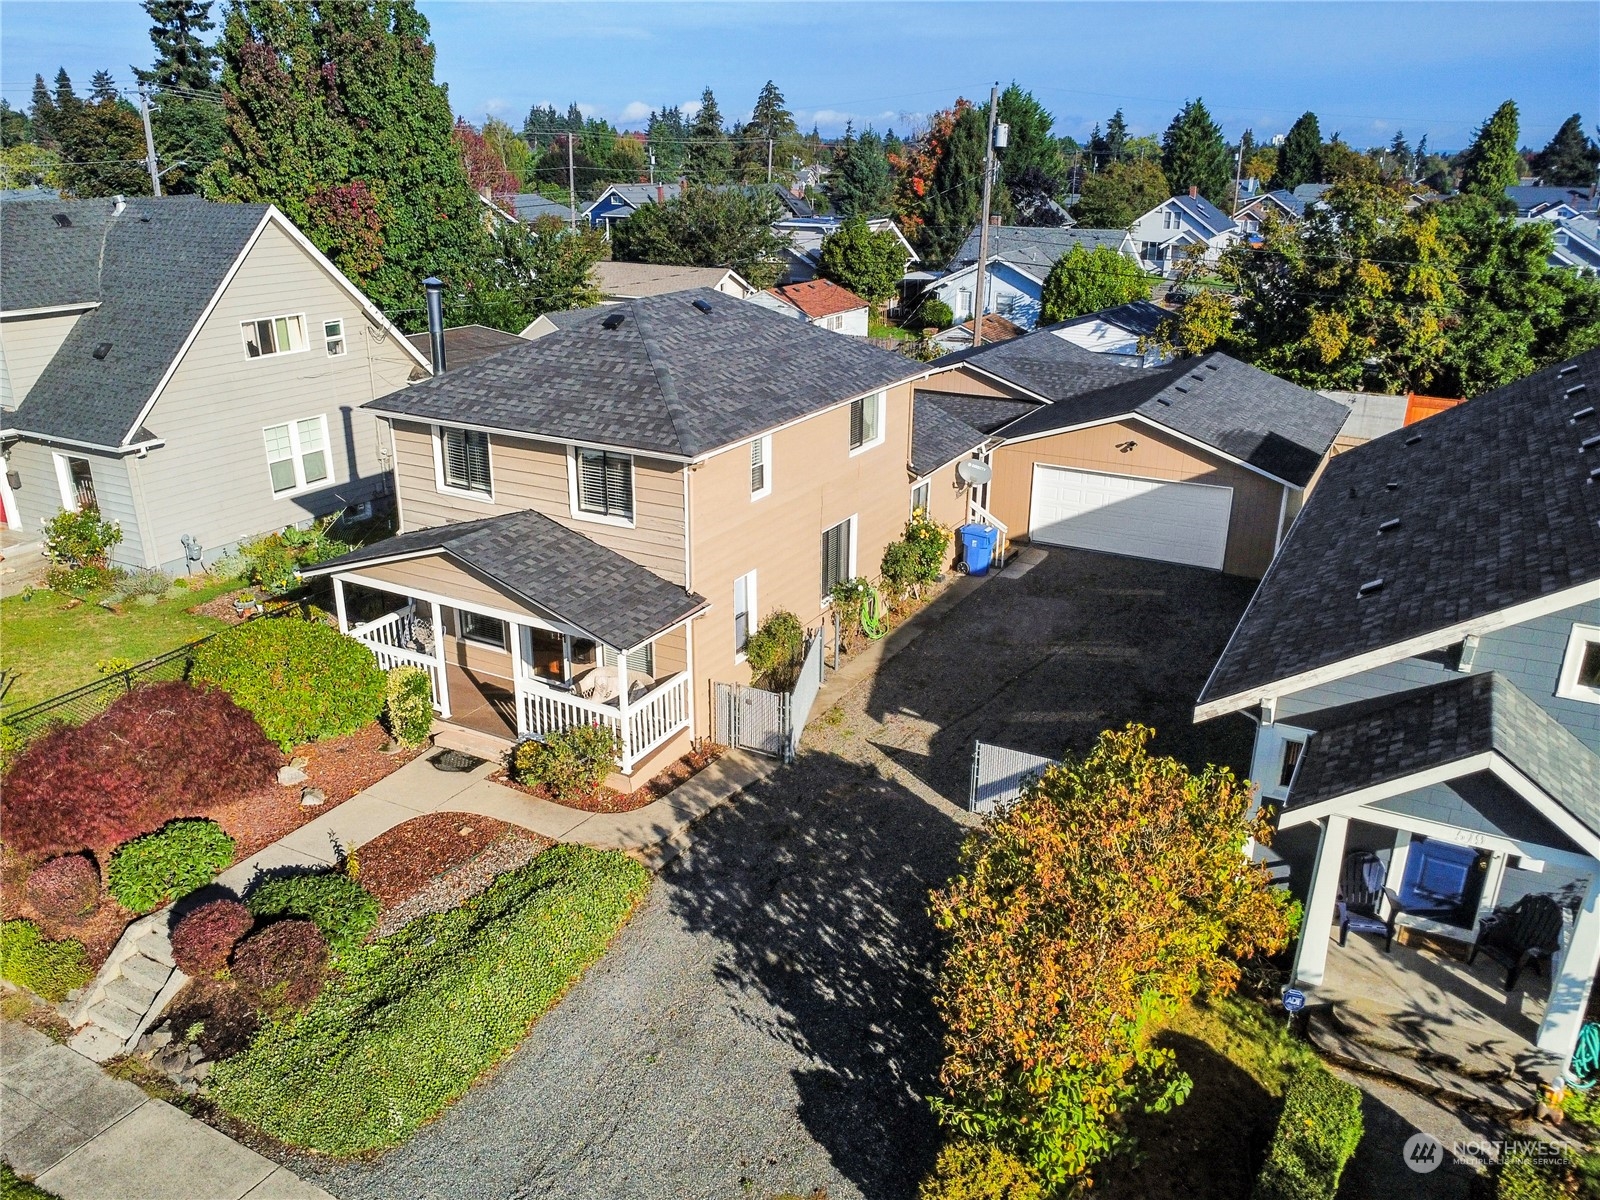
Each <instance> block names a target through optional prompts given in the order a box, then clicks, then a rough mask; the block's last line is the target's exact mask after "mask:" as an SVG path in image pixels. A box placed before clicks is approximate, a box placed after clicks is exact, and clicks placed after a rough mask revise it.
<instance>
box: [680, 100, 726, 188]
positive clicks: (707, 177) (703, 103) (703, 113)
mask: <svg viewBox="0 0 1600 1200" xmlns="http://www.w3.org/2000/svg"><path fill="white" fill-rule="evenodd" d="M732 175H733V146H732V145H731V144H729V142H728V134H727V132H726V131H725V130H724V129H723V128H722V110H721V109H720V108H718V107H717V98H716V97H715V96H714V95H712V94H711V89H710V88H707V89H706V90H705V91H703V92H701V93H700V111H699V112H697V113H695V115H694V123H693V124H691V125H690V126H689V178H690V179H691V180H693V181H694V182H695V183H710V184H717V183H727V182H728V180H729V178H730V177H731V176H732Z"/></svg>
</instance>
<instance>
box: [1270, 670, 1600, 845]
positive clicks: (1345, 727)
mask: <svg viewBox="0 0 1600 1200" xmlns="http://www.w3.org/2000/svg"><path fill="white" fill-rule="evenodd" d="M1295 722H1296V724H1304V725H1306V726H1307V727H1308V728H1310V729H1312V730H1313V736H1312V737H1311V739H1310V740H1309V741H1308V742H1307V743H1306V750H1305V757H1304V758H1303V759H1302V760H1301V762H1300V765H1299V767H1298V769H1297V771H1296V775H1295V780H1294V786H1293V787H1292V788H1291V789H1290V791H1289V798H1288V800H1287V802H1286V803H1285V805H1284V808H1285V809H1286V810H1292V809H1296V808H1304V807H1306V806H1307V805H1310V804H1316V803H1319V802H1320V801H1323V800H1332V799H1335V798H1337V797H1339V796H1344V795H1348V794H1349V793H1351V792H1355V791H1359V790H1361V789H1362V788H1368V787H1375V786H1378V785H1380V784H1384V783H1394V782H1398V781H1400V780H1403V779H1406V778H1408V777H1409V776H1412V775H1415V774H1417V773H1418V772H1419V771H1424V770H1427V769H1428V768H1430V767H1437V766H1447V765H1449V764H1450V763H1453V762H1459V761H1461V760H1463V759H1467V758H1471V757H1473V756H1475V755H1478V754H1483V753H1487V752H1489V751H1493V752H1495V753H1497V754H1499V755H1500V756H1501V757H1503V758H1505V759H1506V760H1507V761H1509V762H1510V763H1511V764H1512V765H1513V766H1515V767H1516V768H1517V769H1518V770H1519V771H1521V772H1522V773H1523V774H1524V775H1526V776H1527V777H1528V778H1529V779H1531V780H1533V781H1534V782H1535V783H1536V784H1538V785H1539V787H1540V788H1542V789H1543V790H1544V791H1545V792H1546V793H1547V794H1548V795H1549V796H1550V798H1551V799H1552V800H1555V801H1556V802H1557V803H1559V804H1560V805H1561V806H1562V807H1563V808H1565V809H1566V810H1567V811H1568V812H1570V813H1571V814H1572V815H1573V816H1575V817H1577V818H1578V819H1579V820H1580V821H1582V822H1583V823H1584V824H1585V825H1586V826H1588V828H1589V829H1590V830H1591V831H1593V832H1595V833H1600V788H1597V787H1596V780H1600V755H1596V754H1595V753H1594V751H1592V750H1590V749H1589V748H1588V747H1587V746H1585V745H1584V744H1583V743H1582V742H1580V741H1579V740H1578V739H1577V738H1576V737H1574V736H1573V734H1572V733H1571V732H1570V731H1569V730H1567V729H1566V728H1565V727H1563V726H1562V724H1561V723H1560V722H1559V721H1557V720H1556V719H1555V718H1554V717H1552V716H1550V714H1549V713H1547V712H1545V711H1544V709H1542V708H1540V707H1539V706H1538V705H1537V704H1536V703H1534V701H1533V700H1531V699H1529V697H1528V696H1526V695H1525V694H1523V692H1521V691H1520V690H1519V689H1518V688H1517V687H1516V686H1515V685H1514V684H1512V683H1511V682H1510V681H1509V680H1507V679H1505V678H1504V677H1503V676H1501V675H1499V674H1497V673H1494V672H1484V673H1480V674H1477V675H1466V676H1462V677H1460V678H1456V679H1450V680H1447V681H1446V682H1444V683H1436V684H1433V685H1431V686H1429V687H1422V688H1414V689H1412V690H1410V691H1405V692H1399V693H1396V694H1394V695H1391V696H1384V697H1382V698H1381V699H1378V700H1364V701H1359V702H1357V703H1355V704H1347V705H1341V706H1339V707H1337V708H1329V709H1324V710H1322V711H1321V712H1318V713H1314V714H1312V715H1310V716H1306V717H1296V718H1295Z"/></svg>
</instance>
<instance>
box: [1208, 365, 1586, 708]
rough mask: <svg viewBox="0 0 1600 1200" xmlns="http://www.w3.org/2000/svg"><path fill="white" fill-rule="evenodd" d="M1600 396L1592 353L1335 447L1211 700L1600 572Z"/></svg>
mask: <svg viewBox="0 0 1600 1200" xmlns="http://www.w3.org/2000/svg"><path fill="white" fill-rule="evenodd" d="M1579 385H1583V388H1584V390H1582V391H1573V390H1572V389H1574V388H1577V387H1578V386H1579ZM1597 402H1600V350H1592V351H1590V352H1589V353H1587V354H1583V355H1580V356H1578V357H1577V358H1575V359H1573V360H1571V362H1570V363H1568V364H1566V365H1564V366H1560V367H1550V368H1547V369H1546V370H1543V371H1540V372H1538V373H1537V374H1535V375H1531V376H1529V377H1528V378H1526V379H1522V380H1519V381H1518V382H1516V383H1512V384H1508V385H1507V386H1505V387H1502V388H1499V389H1497V390H1495V391H1493V392H1490V393H1488V394H1486V395H1483V396H1479V397H1477V398H1476V399H1474V400H1469V401H1467V402H1466V403H1465V404H1458V405H1457V406H1456V407H1454V408H1451V409H1449V410H1447V411H1445V412H1442V413H1439V414H1438V415H1436V416H1432V417H1429V418H1428V419H1427V420H1425V421H1423V422H1422V423H1420V424H1418V425H1414V426H1407V427H1406V428H1404V429H1400V430H1396V431H1395V432H1394V433H1391V434H1389V435H1387V436H1385V437H1382V438H1379V439H1377V440H1376V441H1372V442H1368V443H1367V444H1366V445H1364V446H1361V447H1359V448H1358V449H1356V450H1353V451H1351V452H1349V453H1347V454H1341V455H1339V456H1338V457H1336V458H1334V459H1333V460H1332V461H1331V462H1329V464H1328V468H1327V470H1326V471H1325V472H1324V473H1323V476H1322V479H1321V481H1320V482H1319V483H1318V485H1317V488H1316V491H1315V492H1313V493H1312V495H1311V498H1310V500H1309V501H1308V502H1307V504H1306V507H1305V509H1304V510H1303V511H1302V512H1301V514H1300V516H1299V518H1298V519H1297V520H1296V521H1295V523H1294V526H1293V528H1292V530H1291V531H1290V534H1289V537H1288V538H1287V539H1286V540H1285V542H1284V544H1283V548H1282V549H1281V550H1280V551H1279V552H1278V556H1277V558H1276V559H1274V560H1273V563H1272V566H1271V567H1270V568H1269V569H1268V571H1267V574H1266V577H1265V578H1264V579H1263V580H1262V581H1261V586H1260V588H1258V589H1257V591H1256V594H1255V597H1254V599H1252V600H1251V602H1250V606H1249V607H1248V608H1247V609H1246V610H1245V614H1244V617H1243V618H1242V619H1241V620H1240V622H1239V626H1238V628H1237V629H1236V630H1235V631H1234V634H1233V638H1232V640H1231V641H1230V642H1229V643H1228V648H1227V649H1226V650H1225V651H1224V652H1223V655H1222V658H1221V660H1220V661H1219V662H1218V663H1217V667H1216V670H1215V671H1213V672H1212V676H1211V679H1210V680H1209V681H1208V682H1207V683H1206V686H1205V690H1204V692H1202V694H1201V697H1200V700H1201V703H1202V704H1205V703H1209V702H1211V701H1215V700H1221V699H1224V698H1229V697H1238V698H1241V699H1242V698H1244V697H1246V696H1254V695H1259V694H1263V693H1264V689H1265V688H1266V687H1267V685H1269V684H1272V683H1273V682H1275V681H1277V680H1282V679H1287V678H1289V677H1291V676H1296V675H1300V674H1302V673H1304V672H1306V671H1310V670H1314V669H1316V668H1319V667H1326V666H1330V665H1332V664H1334V663H1338V662H1340V661H1342V660H1344V659H1347V658H1352V657H1354V656H1356V655H1360V654H1364V653H1367V652H1370V651H1375V650H1381V649H1382V648H1384V647H1386V646H1392V645H1395V644H1397V643H1400V642H1406V641H1409V640H1411V639H1413V638H1419V637H1423V636H1425V635H1428V634H1430V633H1434V632H1437V631H1441V630H1446V629H1450V628H1452V627H1454V626H1457V625H1460V624H1461V623H1462V622H1464V621H1470V620H1472V619H1473V618H1475V617H1483V616H1488V615H1490V614H1492V613H1495V612H1499V611H1500V610H1502V609H1505V608H1508V607H1510V606H1512V605H1515V604H1521V603H1524V602H1527V601H1530V600H1537V599H1539V598H1541V597H1545V596H1550V595H1552V594H1554V593H1557V592H1562V591H1565V590H1567V589H1569V588H1573V587H1576V586H1578V585H1579V584H1582V583H1586V582H1588V581H1591V580H1594V579H1600V484H1597V483H1596V482H1595V481H1593V480H1591V479H1590V478H1589V471H1590V469H1591V468H1592V467H1594V466H1595V465H1596V464H1597V463H1600V453H1596V452H1595V451H1593V450H1591V451H1589V452H1585V451H1583V449H1582V443H1583V441H1584V439H1585V438H1589V437H1594V436H1597V435H1600V416H1596V415H1594V414H1593V413H1592V412H1591V414H1590V415H1588V416H1585V417H1582V418H1577V419H1574V414H1575V413H1577V412H1581V411H1582V410H1583V409H1585V408H1588V407H1590V406H1591V405H1596V404H1597ZM1391 484H1393V485H1394V487H1393V489H1392V490H1391V488H1390V485H1391ZM1389 520H1398V521H1399V522H1400V524H1399V525H1398V526H1397V527H1395V528H1393V529H1391V530H1389V531H1387V532H1385V533H1383V534H1382V535H1379V533H1378V526H1379V524H1380V523H1382V522H1385V521H1389ZM1378 579H1381V580H1383V587H1382V588H1381V589H1380V590H1378V591H1376V592H1372V593H1370V594H1368V595H1366V596H1364V597H1360V598H1358V597H1357V589H1358V588H1360V587H1361V585H1362V584H1364V583H1366V582H1368V581H1370V580H1378ZM1245 702H1246V703H1248V702H1249V701H1248V700H1247V701H1245Z"/></svg>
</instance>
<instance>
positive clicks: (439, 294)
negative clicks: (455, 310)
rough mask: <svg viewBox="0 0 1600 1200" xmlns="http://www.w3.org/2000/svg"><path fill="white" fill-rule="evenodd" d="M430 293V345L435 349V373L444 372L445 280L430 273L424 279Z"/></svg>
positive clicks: (440, 373)
mask: <svg viewBox="0 0 1600 1200" xmlns="http://www.w3.org/2000/svg"><path fill="white" fill-rule="evenodd" d="M422 286H423V287H424V288H425V289H427V293H428V345H429V347H430V348H431V349H432V351H433V373H434V374H435V375H443V374H444V281H443V280H441V279H439V278H438V277H437V276H434V275H429V276H428V277H427V278H426V279H424V280H423V281H422Z"/></svg>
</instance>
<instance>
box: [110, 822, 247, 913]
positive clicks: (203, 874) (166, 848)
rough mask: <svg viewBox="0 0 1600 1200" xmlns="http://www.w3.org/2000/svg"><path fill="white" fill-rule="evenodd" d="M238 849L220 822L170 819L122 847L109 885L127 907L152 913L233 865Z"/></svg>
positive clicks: (114, 856)
mask: <svg viewBox="0 0 1600 1200" xmlns="http://www.w3.org/2000/svg"><path fill="white" fill-rule="evenodd" d="M233 850H234V841H233V839H232V838H231V837H229V836H228V835H227V833H225V832H224V831H223V828H222V826H221V825H218V824H217V823H216V822H215V821H171V822H169V823H167V824H166V825H164V826H162V827H161V828H160V829H158V830H156V832H154V833H147V834H145V835H144V836H143V837H136V838H134V839H133V840H132V841H131V842H124V843H123V844H122V845H121V846H119V847H117V851H116V853H115V854H113V855H112V856H111V867H110V869H109V870H108V871H107V872H106V887H107V889H108V890H109V891H110V892H111V894H112V895H113V896H115V897H116V899H117V903H119V904H121V905H122V907H124V908H126V909H129V910H130V911H132V912H136V913H147V912H153V911H154V910H155V909H157V908H160V907H161V906H162V905H163V904H165V903H166V902H167V901H168V900H176V899H177V898H178V897H179V896H187V895H188V894H189V893H190V892H192V891H194V890H195V889H197V888H203V887H205V885H206V884H208V883H210V882H211V881H212V880H213V879H215V878H216V877H217V874H218V873H219V872H221V871H223V870H226V869H227V867H228V866H229V865H230V864H231V863H232V862H233Z"/></svg>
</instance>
